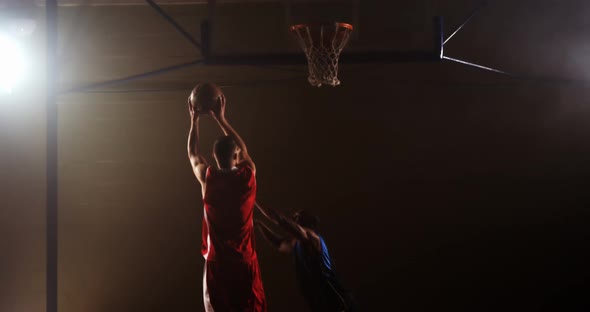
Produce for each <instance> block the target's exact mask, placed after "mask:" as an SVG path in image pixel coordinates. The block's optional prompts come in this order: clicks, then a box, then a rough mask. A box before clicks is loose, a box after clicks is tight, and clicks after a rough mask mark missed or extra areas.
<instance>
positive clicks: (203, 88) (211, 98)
mask: <svg viewBox="0 0 590 312" xmlns="http://www.w3.org/2000/svg"><path fill="white" fill-rule="evenodd" d="M222 95H223V92H221V89H220V88H219V87H218V86H217V85H216V84H214V83H211V82H203V83H200V84H198V85H196V86H195V88H194V89H193V91H192V92H191V96H190V99H191V104H192V105H193V107H194V108H196V109H197V110H198V111H199V112H201V113H209V111H211V109H213V107H215V106H216V105H219V101H218V100H219V98H220V97H221V96H222Z"/></svg>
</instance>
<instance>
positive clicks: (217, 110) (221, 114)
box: [211, 94, 256, 172]
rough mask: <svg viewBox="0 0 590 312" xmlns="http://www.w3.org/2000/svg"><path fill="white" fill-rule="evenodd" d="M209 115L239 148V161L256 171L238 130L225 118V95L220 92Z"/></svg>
mask: <svg viewBox="0 0 590 312" xmlns="http://www.w3.org/2000/svg"><path fill="white" fill-rule="evenodd" d="M211 115H212V116H213V118H214V119H215V120H216V121H217V123H218V124H219V127H221V130H222V131H223V133H225V135H227V136H230V137H231V138H233V139H234V141H235V142H236V145H237V146H238V148H239V149H240V151H239V153H240V162H246V163H247V164H248V165H249V166H250V168H252V171H254V172H255V171H256V166H255V164H254V161H252V158H250V154H248V148H247V147H246V143H245V142H244V140H242V137H240V135H239V134H238V132H237V131H236V130H235V129H234V128H233V127H232V126H231V125H230V123H229V122H228V121H227V119H226V118H225V95H223V94H221V96H220V97H219V98H218V105H215V106H214V107H213V109H212V110H211Z"/></svg>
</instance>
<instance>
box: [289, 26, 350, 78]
mask: <svg viewBox="0 0 590 312" xmlns="http://www.w3.org/2000/svg"><path fill="white" fill-rule="evenodd" d="M291 32H292V33H293V34H295V37H296V38H297V41H298V42H299V45H300V46H301V48H302V49H303V51H304V52H305V56H306V57H307V64H308V69H309V76H308V77H307V80H308V81H309V83H310V84H311V85H312V86H314V87H321V86H322V84H327V85H331V86H337V85H339V84H340V80H338V58H339V57H340V52H342V49H344V46H346V43H347V42H348V39H349V38H350V33H351V32H352V25H350V24H346V23H329V24H317V25H311V24H299V25H293V26H291Z"/></svg>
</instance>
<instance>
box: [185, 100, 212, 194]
mask: <svg viewBox="0 0 590 312" xmlns="http://www.w3.org/2000/svg"><path fill="white" fill-rule="evenodd" d="M188 110H189V113H190V117H191V127H190V130H189V133H188V142H187V151H188V158H189V160H190V162H191V166H192V168H193V172H194V174H195V176H196V177H197V179H198V180H199V182H201V184H204V182H205V172H206V169H207V159H205V157H204V156H203V154H202V151H201V148H200V145H199V111H198V110H195V108H194V106H193V105H192V103H191V100H190V98H189V101H188Z"/></svg>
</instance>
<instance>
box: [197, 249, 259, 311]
mask: <svg viewBox="0 0 590 312" xmlns="http://www.w3.org/2000/svg"><path fill="white" fill-rule="evenodd" d="M203 301H204V303H205V311H207V312H234V311H235V312H266V298H265V297H264V288H263V287H262V279H261V278H260V270H259V268H258V259H254V260H252V261H251V262H218V261H205V268H204V269H203Z"/></svg>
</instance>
